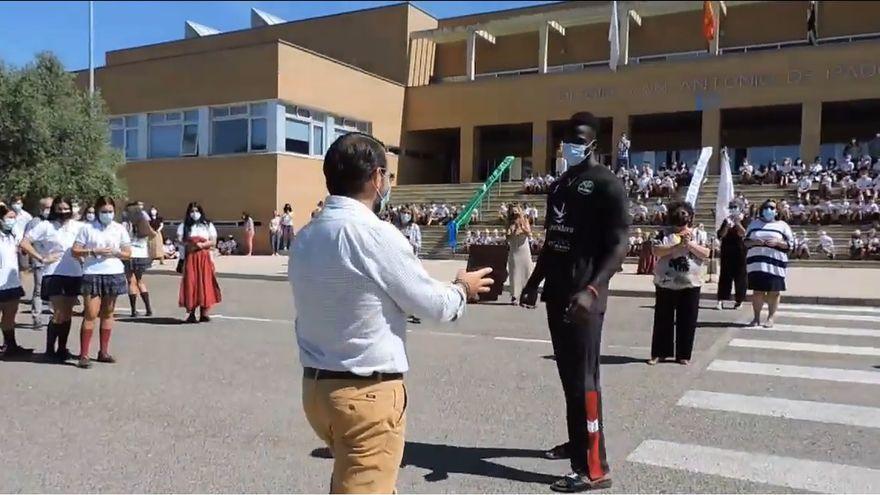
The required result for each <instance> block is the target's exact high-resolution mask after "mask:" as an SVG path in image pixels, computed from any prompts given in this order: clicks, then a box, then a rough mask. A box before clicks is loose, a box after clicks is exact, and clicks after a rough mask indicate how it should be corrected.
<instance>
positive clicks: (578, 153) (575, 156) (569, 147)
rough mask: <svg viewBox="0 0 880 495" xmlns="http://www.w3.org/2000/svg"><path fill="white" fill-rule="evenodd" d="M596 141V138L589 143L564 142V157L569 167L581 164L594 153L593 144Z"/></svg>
mask: <svg viewBox="0 0 880 495" xmlns="http://www.w3.org/2000/svg"><path fill="white" fill-rule="evenodd" d="M595 142H596V140H595V139H594V140H592V141H590V143H589V144H575V143H562V158H564V159H565V163H567V164H568V166H569V167H574V166H575V165H579V164H580V163H581V162H582V161H584V160H586V159H587V158H588V157H589V156H590V155H591V154H593V148H592V146H593V143H595Z"/></svg>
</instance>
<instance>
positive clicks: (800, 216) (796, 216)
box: [791, 200, 807, 224]
mask: <svg viewBox="0 0 880 495" xmlns="http://www.w3.org/2000/svg"><path fill="white" fill-rule="evenodd" d="M791 221H792V222H794V223H796V224H803V223H806V222H807V208H806V206H804V202H803V200H798V202H797V203H795V204H794V205H793V206H792V207H791Z"/></svg>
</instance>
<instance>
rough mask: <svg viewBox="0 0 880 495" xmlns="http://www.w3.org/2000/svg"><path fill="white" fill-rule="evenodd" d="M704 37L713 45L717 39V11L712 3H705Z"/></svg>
mask: <svg viewBox="0 0 880 495" xmlns="http://www.w3.org/2000/svg"><path fill="white" fill-rule="evenodd" d="M703 37H704V38H706V42H708V43H711V42H712V40H714V39H715V10H714V9H713V8H712V2H709V1H705V2H703Z"/></svg>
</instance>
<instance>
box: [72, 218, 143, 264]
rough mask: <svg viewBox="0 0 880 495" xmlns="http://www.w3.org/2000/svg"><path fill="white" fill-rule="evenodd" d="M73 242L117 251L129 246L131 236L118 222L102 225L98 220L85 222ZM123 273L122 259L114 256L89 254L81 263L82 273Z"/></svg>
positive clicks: (87, 246)
mask: <svg viewBox="0 0 880 495" xmlns="http://www.w3.org/2000/svg"><path fill="white" fill-rule="evenodd" d="M74 243H75V244H79V245H81V246H83V247H84V248H86V249H106V248H110V249H112V250H114V251H119V250H121V249H122V248H126V247H131V237H130V236H129V235H128V232H127V231H126V230H125V227H123V226H122V224H120V223H118V222H111V223H110V225H107V226H104V224H102V223H100V222H92V223H87V224H86V225H85V226H84V227H83V228H82V229H80V231H79V234H77V236H76V240H75V241H74ZM120 273H125V269H124V268H123V266H122V260H120V259H119V258H116V257H106V256H89V257H87V258H86V259H85V262H84V263H83V275H117V274H120Z"/></svg>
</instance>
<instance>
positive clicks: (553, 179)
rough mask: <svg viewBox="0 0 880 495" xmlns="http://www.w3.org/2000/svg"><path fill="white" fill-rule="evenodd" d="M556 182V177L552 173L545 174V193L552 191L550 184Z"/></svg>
mask: <svg viewBox="0 0 880 495" xmlns="http://www.w3.org/2000/svg"><path fill="white" fill-rule="evenodd" d="M554 182H556V177H553V175H552V174H547V175H545V176H544V193H548V192H550V186H552V185H553V183H554Z"/></svg>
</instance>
